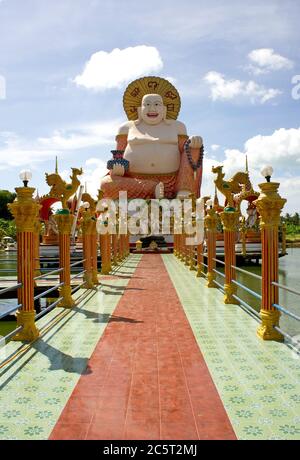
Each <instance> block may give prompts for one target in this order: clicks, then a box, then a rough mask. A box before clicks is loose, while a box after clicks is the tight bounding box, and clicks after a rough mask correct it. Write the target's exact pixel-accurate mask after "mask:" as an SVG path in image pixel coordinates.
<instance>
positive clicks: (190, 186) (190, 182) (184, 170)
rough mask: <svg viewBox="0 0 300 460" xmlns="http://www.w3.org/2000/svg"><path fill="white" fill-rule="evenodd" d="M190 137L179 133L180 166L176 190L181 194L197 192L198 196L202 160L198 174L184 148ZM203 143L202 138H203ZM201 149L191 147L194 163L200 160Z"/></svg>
mask: <svg viewBox="0 0 300 460" xmlns="http://www.w3.org/2000/svg"><path fill="white" fill-rule="evenodd" d="M188 139H189V137H188V136H187V135H183V134H180V135H178V147H179V151H180V157H181V158H180V167H179V171H178V177H177V184H176V192H177V193H178V194H179V195H188V194H190V193H195V194H196V196H197V197H198V196H200V188H201V182H202V161H201V165H199V167H198V169H197V171H196V174H195V173H194V170H193V168H192V165H191V164H190V162H189V160H188V156H187V153H186V151H185V149H184V144H185V142H186V141H187V140H188ZM201 143H202V139H201ZM200 150H201V149H199V148H198V147H197V148H190V153H191V158H192V161H193V163H195V164H197V162H198V161H199V155H201V151H200Z"/></svg>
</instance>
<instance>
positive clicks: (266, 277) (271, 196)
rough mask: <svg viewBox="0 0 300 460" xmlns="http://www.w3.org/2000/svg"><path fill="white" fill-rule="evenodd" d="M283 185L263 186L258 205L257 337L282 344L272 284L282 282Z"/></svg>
mask: <svg viewBox="0 0 300 460" xmlns="http://www.w3.org/2000/svg"><path fill="white" fill-rule="evenodd" d="M279 185H280V184H279V183H277V182H265V183H263V184H259V188H260V195H259V197H258V199H257V200H255V201H254V204H255V206H256V207H257V209H258V211H259V214H260V228H261V240H262V302H261V311H260V313H261V320H262V323H261V326H260V327H259V328H258V330H257V335H258V336H259V337H260V338H262V339H263V340H277V341H282V340H283V336H282V334H280V333H279V332H278V331H276V330H275V329H274V326H278V325H279V318H280V312H279V311H278V310H276V309H275V308H274V307H273V306H272V305H273V304H274V303H278V287H276V286H274V285H272V282H278V225H279V222H280V213H281V210H282V208H283V206H284V204H285V203H286V200H285V199H284V198H281V196H280V195H279V193H278V187H279Z"/></svg>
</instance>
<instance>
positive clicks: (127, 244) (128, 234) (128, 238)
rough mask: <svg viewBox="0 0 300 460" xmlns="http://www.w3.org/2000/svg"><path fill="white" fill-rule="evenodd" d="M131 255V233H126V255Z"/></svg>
mask: <svg viewBox="0 0 300 460" xmlns="http://www.w3.org/2000/svg"><path fill="white" fill-rule="evenodd" d="M129 256H130V233H129V232H128V233H127V235H126V257H129Z"/></svg>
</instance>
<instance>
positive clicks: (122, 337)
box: [51, 254, 235, 439]
mask: <svg viewBox="0 0 300 460" xmlns="http://www.w3.org/2000/svg"><path fill="white" fill-rule="evenodd" d="M115 316H117V317H122V318H125V317H127V322H124V321H123V322H122V321H118V322H116V321H114V322H110V323H109V324H108V325H107V327H106V330H105V332H104V334H103V336H102V337H101V340H100V342H99V344H98V345H97V347H96V349H95V352H94V354H93V355H92V357H91V359H90V361H89V367H88V373H87V374H86V375H84V376H82V377H81V379H80V381H79V383H78V385H77V386H76V388H75V390H74V392H73V394H72V396H71V398H70V400H69V402H68V404H67V406H66V407H65V409H64V411H63V413H62V414H61V417H60V419H59V422H58V423H57V425H56V427H55V429H54V431H53V433H52V435H51V439H70V438H71V439H235V434H234V432H233V429H232V427H231V424H230V422H229V420H228V417H227V415H226V412H225V411H224V408H223V404H222V402H221V400H220V398H219V396H218V393H217V391H216V389H215V386H214V384H213V382H212V380H211V377H210V375H209V372H208V370H207V367H206V365H205V362H204V360H203V357H202V355H201V353H200V350H199V348H198V346H197V343H196V341H195V338H194V336H193V333H192V330H191V328H190V326H189V324H188V321H187V319H186V316H185V314H184V312H183V310H182V307H181V304H180V301H179V299H178V296H177V294H176V291H175V289H174V287H173V285H172V282H171V280H170V277H169V275H168V273H167V271H166V269H165V266H164V263H163V261H162V259H161V257H160V255H155V254H147V255H144V256H143V258H142V260H141V262H140V263H139V265H138V267H137V269H136V271H135V277H134V278H133V279H132V280H130V282H129V284H128V287H127V289H126V291H125V293H124V295H123V297H122V299H121V300H120V302H119V304H118V306H117V308H116V310H115ZM79 413H80V415H78V414H79ZM74 422H76V423H74Z"/></svg>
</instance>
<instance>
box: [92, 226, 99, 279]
mask: <svg viewBox="0 0 300 460" xmlns="http://www.w3.org/2000/svg"><path fill="white" fill-rule="evenodd" d="M92 220H93V225H92V234H91V244H92V280H93V284H94V285H97V284H99V280H98V242H97V229H96V218H95V217H92Z"/></svg>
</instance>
